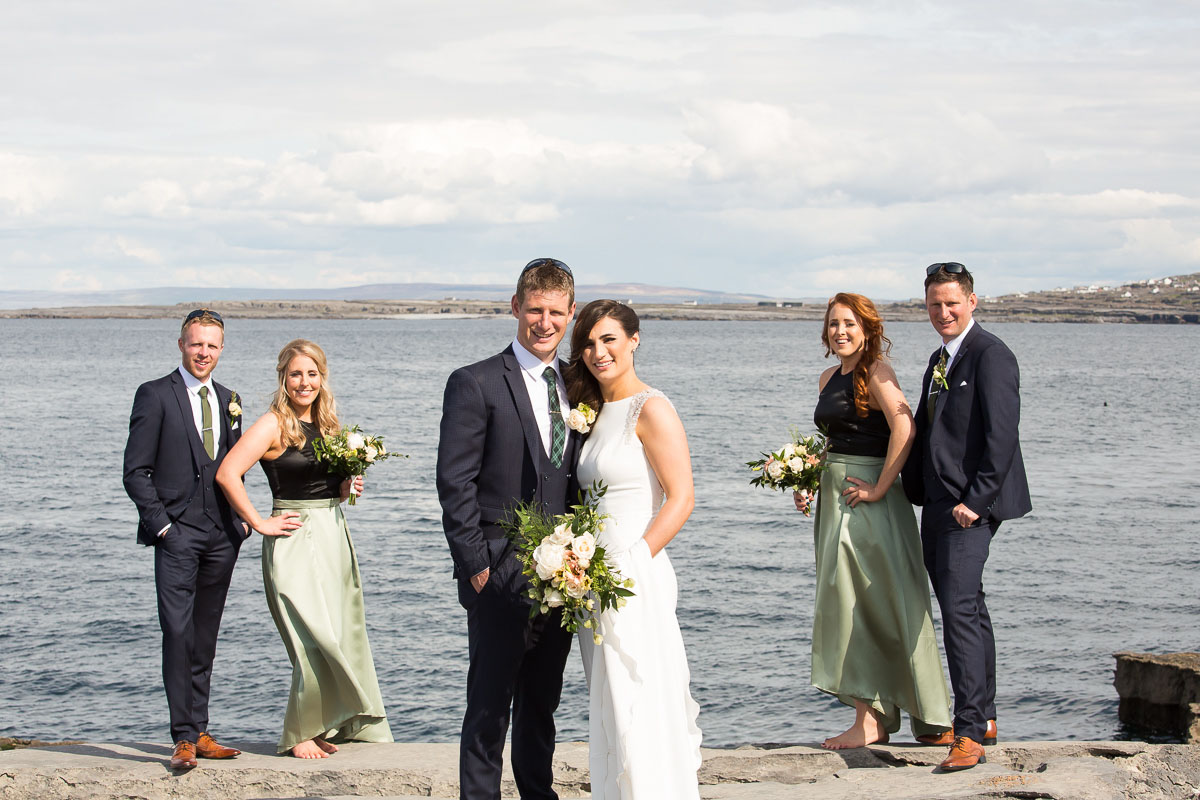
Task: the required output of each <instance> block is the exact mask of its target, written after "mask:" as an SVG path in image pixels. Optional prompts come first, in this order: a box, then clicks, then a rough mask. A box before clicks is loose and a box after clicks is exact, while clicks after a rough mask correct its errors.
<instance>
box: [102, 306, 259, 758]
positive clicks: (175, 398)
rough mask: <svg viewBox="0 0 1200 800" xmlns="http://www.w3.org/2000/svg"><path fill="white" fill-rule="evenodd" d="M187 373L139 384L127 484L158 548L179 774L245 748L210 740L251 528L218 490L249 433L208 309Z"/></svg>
mask: <svg viewBox="0 0 1200 800" xmlns="http://www.w3.org/2000/svg"><path fill="white" fill-rule="evenodd" d="M178 345H179V353H180V355H181V357H182V363H181V364H180V366H179V367H178V368H177V369H175V370H172V371H171V372H170V373H169V374H167V375H165V376H163V377H161V378H158V379H157V380H153V381H148V382H147V383H143V384H142V385H141V386H139V387H138V390H137V394H136V395H135V396H134V399H133V411H132V412H131V414H130V416H129V439H128V441H127V442H126V444H125V465H124V483H125V491H126V492H127V493H128V494H129V497H130V499H131V500H133V502H134V505H136V506H137V510H138V531H137V538H138V541H139V542H141V543H142V544H144V545H148V546H151V547H153V548H154V581H155V589H156V592H157V595H158V619H159V624H160V626H161V627H162V634H163V646H162V672H163V685H164V687H165V688H166V693H167V707H168V710H169V712H170V719H171V740H172V741H173V742H174V745H175V746H174V751H173V754H172V756H171V767H172V768H174V769H191V768H192V767H195V766H196V763H197V762H196V758H197V756H199V757H200V758H233V757H234V756H237V755H239V752H240V751H238V750H235V749H233V748H230V747H224V746H222V745H220V744H218V743H217V742H216V741H215V740H214V739H213V738H212V736H211V735H209V733H208V698H209V690H210V687H211V685H212V665H213V658H214V656H215V653H216V647H217V631H218V630H219V629H220V627H221V615H222V613H223V612H224V610H225V595H226V593H227V592H228V591H229V581H230V578H231V577H232V576H233V568H234V565H235V563H236V562H237V556H238V550H239V549H240V547H241V544H242V541H243V540H244V539H245V538H246V536H247V535H249V529H248V528H247V527H246V526H245V525H244V524H243V523H242V521H241V520H240V519H238V517H237V516H236V515H235V514H234V513H233V511H232V510H231V509H230V507H229V504H228V503H227V502H226V501H225V496H224V495H223V494H221V492H220V490H219V489H218V488H217V486H216V484H215V483H214V478H215V477H216V474H217V467H219V466H220V465H221V460H222V459H223V458H224V457H225V454H226V453H227V452H229V449H230V448H231V447H232V446H233V444H234V442H236V441H237V439H238V437H239V436H240V435H241V432H242V431H241V408H240V406H239V405H238V403H237V402H236V394H235V393H234V392H231V391H230V390H229V389H227V388H225V387H224V386H222V385H221V384H219V383H217V382H216V381H214V380H212V372H213V370H214V369H216V366H217V362H218V360H220V357H221V351H222V350H223V349H224V346H225V323H224V320H222V319H221V315H220V314H218V313H216V312H215V311H211V310H209V309H196V310H195V311H193V312H191V313H190V314H188V315H187V317H186V318H185V319H184V321H183V326H182V328H181V329H180V332H179V342H178Z"/></svg>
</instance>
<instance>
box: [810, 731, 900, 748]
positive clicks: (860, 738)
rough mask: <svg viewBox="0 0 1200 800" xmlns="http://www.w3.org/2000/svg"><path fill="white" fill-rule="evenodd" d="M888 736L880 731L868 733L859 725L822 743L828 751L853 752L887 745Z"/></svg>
mask: <svg viewBox="0 0 1200 800" xmlns="http://www.w3.org/2000/svg"><path fill="white" fill-rule="evenodd" d="M887 742H888V735H887V734H886V733H884V732H882V731H879V730H878V729H876V730H874V731H871V732H869V733H868V732H867V731H866V730H864V729H863V728H860V727H859V726H858V725H852V726H850V728H849V730H846V731H843V732H842V733H839V734H838V735H837V736H831V737H830V738H828V739H826V740H825V741H824V742H822V743H821V747H824V748H825V749H826V750H852V749H854V748H855V747H866V746H867V745H869V744H887Z"/></svg>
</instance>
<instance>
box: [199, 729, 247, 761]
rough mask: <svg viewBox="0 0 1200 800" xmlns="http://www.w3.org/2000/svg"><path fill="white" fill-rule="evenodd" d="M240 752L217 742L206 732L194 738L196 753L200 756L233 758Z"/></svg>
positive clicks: (240, 752)
mask: <svg viewBox="0 0 1200 800" xmlns="http://www.w3.org/2000/svg"><path fill="white" fill-rule="evenodd" d="M241 754H242V751H241V750H234V749H233V748H232V747H224V746H222V745H219V744H217V740H216V739H214V738H212V737H211V736H209V735H208V733H202V734H200V738H199V739H197V740H196V755H198V756H200V757H201V758H234V757H236V756H240V755H241Z"/></svg>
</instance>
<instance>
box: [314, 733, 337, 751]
mask: <svg viewBox="0 0 1200 800" xmlns="http://www.w3.org/2000/svg"><path fill="white" fill-rule="evenodd" d="M312 740H313V744H315V745H316V746H317V747H319V748H321V749H322V750H324V751H325V752H326V753H329V755H333V754H334V753H336V752H337V751H338V748H337V745H336V744H330V743H329V742H327V741H325V740H324V739H322V738H321V737H320V736H314V737H313V739H312Z"/></svg>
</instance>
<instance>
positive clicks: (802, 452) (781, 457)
mask: <svg viewBox="0 0 1200 800" xmlns="http://www.w3.org/2000/svg"><path fill="white" fill-rule="evenodd" d="M791 433H792V440H791V441H790V442H788V443H787V444H785V445H784V446H783V447H781V448H779V449H778V450H776V451H775V452H772V453H763V454H762V455H763V457H762V458H760V459H758V460H757V461H747V462H746V466H747V467H749V468H750V469H751V470H753V471H754V472H757V473H759V474H758V475H757V476H755V477H754V478H751V479H750V485H751V486H765V487H767V488H768V489H778V490H779V491H781V492H782V491H787V490H789V489H790V490H791V491H794V492H799V493H800V504H801V509H800V510H801V511H803V512H804V516H806V517H807V516H808V515H809V514H811V513H812V504H813V500H814V499H816V496H817V489H818V488H819V487H820V485H821V473H822V472H824V471H825V450H826V449H828V447H829V444H828V442H827V441H826V439H825V435H824V434H821V433H814V434H811V435H809V436H801V435H800V432H799V431H798V430H796V429H795V428H792V431H791Z"/></svg>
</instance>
